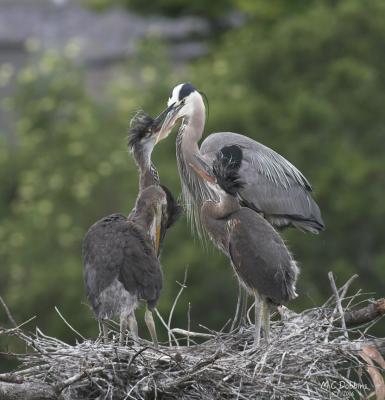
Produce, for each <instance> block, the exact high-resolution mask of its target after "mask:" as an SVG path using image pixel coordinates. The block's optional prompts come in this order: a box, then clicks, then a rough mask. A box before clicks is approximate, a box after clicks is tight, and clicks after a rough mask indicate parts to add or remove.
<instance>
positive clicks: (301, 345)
mask: <svg viewBox="0 0 385 400" xmlns="http://www.w3.org/2000/svg"><path fill="white" fill-rule="evenodd" d="M331 278H332V279H331V285H332V290H333V298H331V299H329V300H328V301H327V302H326V304H325V305H323V306H321V307H316V308H313V309H309V310H305V311H303V312H302V313H301V314H295V313H293V312H290V311H288V315H286V316H285V318H284V319H283V320H280V321H278V320H276V321H273V322H272V327H271V336H272V337H271V342H270V343H269V344H267V343H265V342H263V341H262V344H261V345H260V346H259V347H258V348H254V347H253V330H254V327H253V326H252V325H248V326H246V327H243V328H241V329H240V330H237V331H232V332H229V333H225V332H222V331H220V332H215V331H213V330H210V329H208V328H207V331H208V333H202V332H190V329H188V330H183V329H178V328H172V327H171V321H172V318H168V319H166V320H167V321H168V322H165V320H164V319H163V323H164V326H165V328H166V330H167V333H168V337H169V341H168V342H167V343H165V344H164V345H161V346H160V347H159V349H158V350H156V349H154V348H153V347H152V345H151V344H150V343H149V342H147V341H145V340H141V343H140V345H141V346H140V347H139V348H138V346H137V345H134V343H129V344H128V345H127V346H120V345H119V343H118V340H116V341H111V342H110V343H108V344H104V343H102V342H101V340H99V339H98V340H96V341H94V340H88V339H86V340H82V341H81V342H80V343H78V344H76V345H74V346H71V345H68V344H66V343H64V342H62V341H60V340H58V339H56V338H52V337H50V336H47V335H45V334H43V333H42V332H41V331H40V330H39V329H37V330H36V333H35V334H33V335H31V334H29V335H27V334H26V333H24V332H23V330H22V329H21V328H20V327H15V328H11V329H3V330H2V331H0V335H2V336H16V337H17V338H19V339H20V340H21V341H22V342H23V343H25V344H26V345H27V346H28V347H29V349H30V350H31V352H29V353H26V354H19V355H17V358H18V360H19V361H20V363H21V364H20V367H19V369H18V370H17V371H16V372H9V373H7V374H2V375H0V399H6V400H7V399H13V400H17V399H23V400H34V399H38V398H42V399H47V400H51V399H57V398H62V399H74V400H76V399H97V398H103V399H145V398H160V397H162V398H167V399H186V400H189V399H197V398H199V399H203V400H209V399H212V398H229V399H249V398H255V396H256V394H258V398H259V399H271V398H277V399H278V398H279V399H289V398H311V399H314V400H316V399H325V398H328V399H340V398H341V396H342V394H341V390H342V389H339V388H341V387H342V388H346V387H348V388H349V391H350V393H351V397H352V398H353V397H357V398H361V397H364V396H368V395H370V393H372V392H373V393H375V394H376V396H377V397H378V399H381V400H385V397H384V396H385V384H384V380H383V370H384V369H385V361H384V358H383V357H384V356H385V339H383V338H373V337H370V336H367V335H366V334H365V333H362V330H363V329H364V328H365V326H366V325H365V324H371V323H373V320H377V319H379V318H380V317H381V316H382V315H383V314H384V313H385V300H384V299H380V300H377V301H375V302H373V301H369V300H364V299H363V295H362V294H361V293H360V292H358V293H356V294H354V295H353V296H350V297H346V294H347V292H348V289H349V285H350V283H351V282H352V281H353V279H351V280H349V281H348V282H347V283H346V284H345V285H344V286H342V287H341V288H340V289H337V288H336V286H335V282H334V278H333V277H332V276H331ZM333 282H334V285H333ZM184 286H185V282H184V283H183V285H181V288H183V287H184ZM179 296H180V294H179V295H178V297H179ZM175 305H176V304H174V305H173V309H175ZM159 315H160V314H159ZM171 317H172V316H171ZM61 318H62V319H63V320H64V321H65V323H66V324H67V325H69V322H68V320H67V319H64V317H62V316H61ZM342 320H344V321H345V325H343V323H342ZM69 326H70V325H69ZM70 328H71V329H72V330H73V331H74V332H76V336H77V337H78V338H79V337H81V335H80V334H79V332H77V331H76V329H74V328H72V327H71V326H70ZM113 335H115V337H116V338H117V337H118V332H117V331H114V333H113ZM175 336H178V339H176V337H175ZM194 340H202V341H203V342H202V343H200V344H196V343H195V342H194ZM187 342H188V344H189V345H188V346H187V345H181V343H187ZM174 343H175V345H174ZM341 383H342V385H341ZM44 388H45V391H44V390H43V389H44ZM43 391H44V393H45V394H44V396H45V397H39V395H41V393H42V392H43ZM10 393H12V396H13V397H11V396H10ZM50 396H51V397H50Z"/></svg>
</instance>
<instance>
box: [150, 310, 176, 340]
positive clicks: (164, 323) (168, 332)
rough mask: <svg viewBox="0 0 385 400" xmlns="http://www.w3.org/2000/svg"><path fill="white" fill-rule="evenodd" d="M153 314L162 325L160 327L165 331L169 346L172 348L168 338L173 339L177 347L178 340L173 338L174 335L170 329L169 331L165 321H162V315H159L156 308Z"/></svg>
mask: <svg viewBox="0 0 385 400" xmlns="http://www.w3.org/2000/svg"><path fill="white" fill-rule="evenodd" d="M155 314H156V315H157V317H158V318H159V320H160V322H161V323H162V325H163V326H164V327H165V328H166V330H167V334H168V340H169V346H170V347H171V346H172V343H171V341H170V337H172V338H173V340H174V342H175V343H176V345H177V346H179V342H178V339H177V338H176V337H175V335H174V334H173V332H172V329H169V327H168V326H167V324H166V321H165V320H164V319H163V317H162V315H161V314H160V312H159V310H158V309H157V308H155Z"/></svg>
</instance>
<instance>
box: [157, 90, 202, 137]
mask: <svg viewBox="0 0 385 400" xmlns="http://www.w3.org/2000/svg"><path fill="white" fill-rule="evenodd" d="M197 110H199V111H203V115H204V111H205V105H204V102H203V99H202V96H201V94H200V93H199V91H198V90H197V89H195V88H194V86H193V85H192V84H191V83H181V84H179V85H177V86H175V87H174V89H173V90H172V92H171V94H170V97H169V98H168V101H167V109H166V110H165V111H163V112H162V113H161V114H160V115H159V116H158V117H157V118H156V119H155V126H156V127H157V129H158V132H159V133H158V137H157V142H159V141H160V140H162V139H165V138H166V137H167V136H168V135H169V134H170V132H171V131H172V128H173V127H174V126H175V124H176V123H177V121H178V120H179V119H181V118H187V119H189V118H190V117H192V116H193V115H194V113H195V112H197Z"/></svg>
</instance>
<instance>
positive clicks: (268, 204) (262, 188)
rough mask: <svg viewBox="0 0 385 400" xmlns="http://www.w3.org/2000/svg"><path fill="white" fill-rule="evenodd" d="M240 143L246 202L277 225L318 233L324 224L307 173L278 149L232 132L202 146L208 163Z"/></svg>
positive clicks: (242, 195) (214, 136)
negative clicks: (301, 170)
mask: <svg viewBox="0 0 385 400" xmlns="http://www.w3.org/2000/svg"><path fill="white" fill-rule="evenodd" d="M230 145H238V146H240V147H241V148H242V153H243V159H242V163H241V167H240V170H239V175H240V178H241V180H242V181H243V182H244V187H243V189H241V190H240V191H239V196H240V199H241V200H242V202H243V203H244V205H246V206H247V207H250V208H253V209H254V210H256V211H258V212H261V213H263V214H264V216H265V218H266V219H267V220H269V221H270V223H272V224H273V225H274V226H276V227H283V226H287V225H293V226H296V227H297V228H299V229H302V230H308V231H311V232H313V233H318V231H319V230H321V229H323V227H324V224H323V221H322V217H321V212H320V209H319V207H318V205H317V204H316V202H315V201H314V200H313V198H312V197H311V194H310V192H311V190H312V189H311V186H310V183H309V182H308V180H307V179H306V178H305V177H304V176H303V174H302V173H301V172H300V171H299V170H298V169H297V168H296V167H295V166H294V165H292V164H291V163H290V162H289V161H287V160H286V159H285V158H283V157H282V156H281V155H279V154H278V153H276V152H275V151H273V150H271V149H269V148H268V147H266V146H264V145H262V144H261V143H258V142H256V141H255V140H252V139H250V138H248V137H246V136H243V135H239V134H237V133H232V132H218V133H213V134H211V135H209V136H208V137H207V138H206V139H205V140H204V141H203V143H202V145H201V148H200V149H201V152H202V154H203V156H204V158H205V160H206V161H207V162H208V163H212V161H213V159H214V157H215V155H216V153H217V152H218V151H219V150H220V149H221V148H223V147H224V146H230Z"/></svg>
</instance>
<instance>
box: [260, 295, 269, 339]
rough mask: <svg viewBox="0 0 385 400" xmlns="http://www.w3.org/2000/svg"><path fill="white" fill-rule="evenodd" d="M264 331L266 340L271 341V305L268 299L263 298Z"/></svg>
mask: <svg viewBox="0 0 385 400" xmlns="http://www.w3.org/2000/svg"><path fill="white" fill-rule="evenodd" d="M262 318H263V331H264V332H265V339H266V342H267V343H269V341H270V307H269V304H268V303H267V301H266V299H263V300H262Z"/></svg>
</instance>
